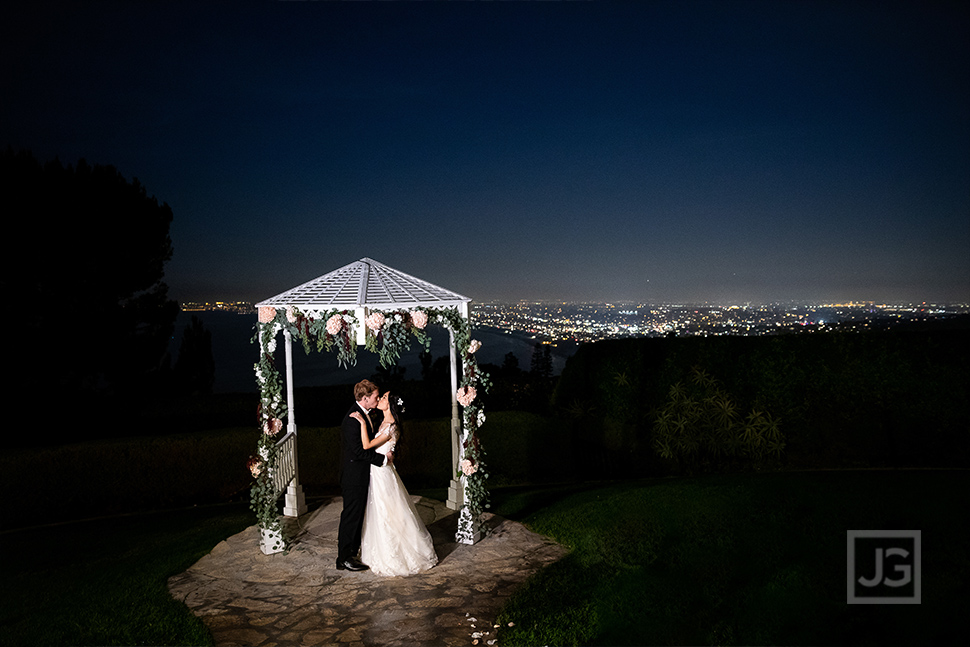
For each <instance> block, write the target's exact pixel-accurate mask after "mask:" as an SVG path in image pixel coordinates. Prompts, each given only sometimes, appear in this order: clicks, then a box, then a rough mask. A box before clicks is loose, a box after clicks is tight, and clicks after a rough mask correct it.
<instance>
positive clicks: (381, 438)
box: [350, 411, 391, 449]
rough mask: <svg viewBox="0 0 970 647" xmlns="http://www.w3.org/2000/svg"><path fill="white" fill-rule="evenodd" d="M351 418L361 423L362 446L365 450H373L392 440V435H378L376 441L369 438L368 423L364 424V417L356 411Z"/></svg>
mask: <svg viewBox="0 0 970 647" xmlns="http://www.w3.org/2000/svg"><path fill="white" fill-rule="evenodd" d="M350 417H351V418H354V419H355V420H356V421H357V422H359V423H360V444H361V445H363V446H364V449H373V448H375V447H380V446H381V445H383V444H384V443H386V442H387V441H388V440H390V439H391V436H390V434H380V433H379V434H378V435H377V437H376V438H374V440H371V439H370V438H368V437H367V423H366V422H364V416H362V415H360V414H359V413H357V412H356V411H355V412H354V413H352V414H350Z"/></svg>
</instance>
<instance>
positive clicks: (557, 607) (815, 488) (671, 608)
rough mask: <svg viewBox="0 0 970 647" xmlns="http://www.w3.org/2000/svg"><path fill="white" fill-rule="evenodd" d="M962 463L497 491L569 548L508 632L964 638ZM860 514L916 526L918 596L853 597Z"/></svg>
mask: <svg viewBox="0 0 970 647" xmlns="http://www.w3.org/2000/svg"><path fill="white" fill-rule="evenodd" d="M968 477H970V473H968V472H965V471H964V472H954V471H948V472H942V471H904V472H891V471H858V472H813V473H785V474H760V475H758V474H752V475H736V476H719V477H703V478H693V479H677V480H657V481H646V482H640V483H636V484H631V483H624V484H617V485H613V486H605V487H599V488H595V489H588V490H585V491H575V490H574V491H573V492H572V493H568V494H566V495H565V496H564V497H558V498H557V496H556V494H555V492H553V491H550V490H535V491H528V490H510V491H508V492H504V493H503V492H496V493H495V494H494V496H493V499H494V500H495V501H496V503H497V506H496V507H497V511H498V512H500V513H504V514H506V515H508V516H511V517H513V518H519V519H521V520H523V521H525V522H526V523H527V524H528V525H529V526H530V527H531V528H532V529H534V530H535V531H537V532H539V533H542V534H545V535H548V536H550V537H553V538H555V539H557V540H558V541H560V542H562V543H564V544H565V545H567V546H568V547H570V548H571V549H572V552H571V553H570V555H568V556H567V557H566V558H565V559H563V560H561V561H560V562H559V563H557V564H555V565H553V566H551V567H550V568H548V569H546V570H544V571H543V572H541V573H539V574H538V575H537V576H536V577H534V578H533V579H531V580H530V581H529V582H528V583H527V585H526V586H525V587H524V588H523V589H521V590H520V591H519V592H518V593H516V594H515V595H514V596H513V597H512V599H511V600H510V601H509V603H508V604H507V605H506V607H505V608H504V610H503V612H502V614H501V616H500V618H499V623H500V624H501V626H502V629H501V630H500V634H499V643H500V644H502V645H647V644H661V645H683V644H755V645H757V644H811V645H818V644H873V645H884V644H926V643H939V644H950V643H956V642H961V643H962V641H960V640H959V638H960V636H959V635H958V634H957V627H958V626H960V623H958V620H959V619H960V618H961V617H962V614H963V612H964V610H965V608H966V605H967V603H968V601H970V594H968V592H970V587H968V582H970V557H968V555H967V552H966V531H967V530H968V527H970V523H968V520H967V518H966V510H968V509H970V488H968V487H967V486H968V485H970V482H968V481H970V478H968ZM850 529H919V530H922V538H923V550H922V559H923V562H922V564H923V568H922V571H923V576H924V579H923V589H922V595H923V598H922V604H921V605H919V606H917V605H891V606H890V605H847V604H846V600H845V598H846V590H845V587H846V548H845V546H846V530H850ZM509 623H514V625H513V626H512V627H509V626H508V624H509Z"/></svg>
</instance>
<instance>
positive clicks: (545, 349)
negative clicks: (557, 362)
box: [529, 343, 552, 378]
mask: <svg viewBox="0 0 970 647" xmlns="http://www.w3.org/2000/svg"><path fill="white" fill-rule="evenodd" d="M529 372H530V373H532V375H533V377H540V378H550V377H552V349H551V348H549V344H541V343H537V344H536V345H535V346H533V347H532V364H531V367H530V370H529Z"/></svg>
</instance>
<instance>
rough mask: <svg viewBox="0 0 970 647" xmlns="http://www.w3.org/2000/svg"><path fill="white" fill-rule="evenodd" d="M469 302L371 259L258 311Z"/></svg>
mask: <svg viewBox="0 0 970 647" xmlns="http://www.w3.org/2000/svg"><path fill="white" fill-rule="evenodd" d="M470 301H471V299H469V298H468V297H465V296H462V295H460V294H458V293H456V292H452V291H451V290H446V289H445V288H442V287H439V286H437V285H434V284H433V283H428V282H427V281H423V280H421V279H419V278H416V277H413V276H411V275H410V274H405V273H404V272H401V271H400V270H396V269H394V268H392V267H388V266H387V265H384V264H383V263H379V262H377V261H375V260H373V259H370V258H362V259H360V260H359V261H354V262H353V263H350V264H349V265H344V266H343V267H341V268H339V269H336V270H334V271H332V272H328V273H327V274H324V275H323V276H321V277H318V278H315V279H313V280H312V281H307V282H306V283H304V284H303V285H298V286H297V287H295V288H293V289H291V290H287V291H286V292H283V293H281V294H277V295H276V296H274V297H270V298H269V299H266V300H265V301H261V302H260V303H257V304H256V305H257V307H263V306H270V307H274V308H281V307H285V306H297V307H299V308H301V309H303V310H319V309H329V308H338V309H339V308H347V309H354V308H365V307H366V308H371V309H378V310H393V309H398V308H403V307H419V306H423V307H443V306H444V307H447V306H459V305H461V304H463V303H468V302H470Z"/></svg>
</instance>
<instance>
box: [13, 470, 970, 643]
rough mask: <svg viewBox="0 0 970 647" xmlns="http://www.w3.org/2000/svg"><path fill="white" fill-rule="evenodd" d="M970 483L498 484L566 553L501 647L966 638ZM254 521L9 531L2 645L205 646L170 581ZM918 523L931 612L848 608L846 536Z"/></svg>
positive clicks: (774, 477)
mask: <svg viewBox="0 0 970 647" xmlns="http://www.w3.org/2000/svg"><path fill="white" fill-rule="evenodd" d="M968 485H970V472H953V471H950V472H942V471H927V472H915V471H914V472H881V471H869V472H812V473H789V474H760V475H738V476H718V477H700V478H692V479H669V480H654V481H639V482H627V483H617V484H614V485H573V486H557V487H523V488H496V489H495V490H494V491H493V495H492V499H493V503H494V510H495V511H496V512H497V513H499V514H502V515H504V516H507V517H509V518H513V519H517V520H522V521H524V522H526V523H527V524H529V525H530V526H531V527H532V528H533V529H535V530H536V531H538V532H541V533H544V534H547V535H549V536H551V537H554V538H556V539H557V540H559V541H561V542H563V543H564V544H566V545H567V546H569V547H570V548H571V549H572V552H571V554H570V555H569V556H567V557H566V558H565V559H563V560H562V561H560V562H559V563H557V564H555V565H553V566H552V567H550V568H548V569H546V570H545V571H543V572H541V573H540V574H538V575H537V576H536V577H534V578H533V579H532V580H530V582H529V583H528V584H527V585H526V586H525V587H524V588H523V589H522V590H521V591H520V592H519V593H518V594H516V595H515V596H513V598H512V600H511V601H510V602H509V604H508V605H507V606H506V608H505V609H504V610H503V612H502V615H501V617H500V622H501V624H502V629H501V632H500V634H499V644H500V645H503V646H505V647H507V646H510V645H575V644H580V645H586V644H589V645H640V644H812V645H815V644H873V645H881V644H931V643H937V644H939V643H956V642H961V644H962V641H961V640H958V639H959V638H961V636H959V635H958V634H957V633H956V627H957V624H956V623H957V620H958V618H960V617H962V613H963V611H964V610H965V609H966V608H967V605H968V603H970V594H968V592H970V584H968V583H970V555H968V552H967V551H966V546H967V541H966V536H967V535H966V532H967V530H968V525H970V524H968V522H967V510H970V487H968ZM416 493H418V492H417V491H416ZM420 493H421V494H428V493H426V492H420ZM252 523H253V518H252V513H251V512H250V511H249V510H248V509H247V507H246V504H245V503H243V504H232V505H224V506H212V507H200V508H196V509H191V510H181V511H173V512H164V513H155V514H146V515H138V516H129V517H118V518H114V519H110V520H103V521H85V522H76V523H71V524H63V525H58V526H50V527H46V528H40V529H27V530H18V531H11V532H5V533H0V550H2V554H3V560H4V562H3V567H4V574H5V578H4V584H3V588H2V594H0V644H2V645H8V644H9V645H18V646H21V645H23V646H27V645H119V644H122V645H135V644H142V645H206V644H211V637H210V636H209V634H208V632H207V631H206V629H205V627H204V626H203V625H202V623H201V622H200V621H199V620H197V619H196V618H195V617H194V616H193V615H192V614H191V613H190V612H189V611H188V609H187V608H186V607H185V606H184V605H182V604H181V603H178V602H176V601H174V600H173V599H172V598H171V597H170V596H169V594H168V591H167V588H166V582H167V580H168V578H169V577H170V576H171V575H174V574H176V573H180V572H182V571H184V570H185V569H186V568H188V567H189V566H190V565H191V564H192V563H194V562H195V561H196V560H198V559H199V558H200V557H201V556H202V555H203V554H205V553H206V552H208V551H209V550H211V548H212V547H213V546H215V545H216V544H217V543H218V542H219V541H221V540H222V539H224V538H226V537H228V536H229V535H232V534H234V533H236V532H238V531H240V530H242V529H243V528H245V527H247V526H249V525H252ZM909 528H916V529H920V530H922V532H923V535H922V539H923V551H922V553H923V555H922V557H923V592H922V593H923V603H922V605H920V606H896V605H894V606H880V605H851V606H849V605H846V603H845V565H846V556H845V532H846V530H850V529H909ZM509 622H513V623H514V626H513V627H508V626H507V625H508V623H509Z"/></svg>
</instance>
